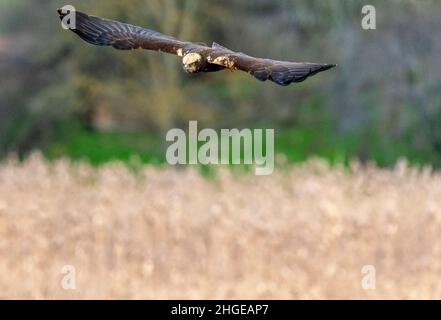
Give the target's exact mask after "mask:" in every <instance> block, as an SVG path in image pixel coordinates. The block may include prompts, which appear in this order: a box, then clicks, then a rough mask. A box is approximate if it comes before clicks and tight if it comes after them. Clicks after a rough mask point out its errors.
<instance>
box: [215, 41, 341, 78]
mask: <svg viewBox="0 0 441 320" xmlns="http://www.w3.org/2000/svg"><path fill="white" fill-rule="evenodd" d="M213 49H215V50H217V52H216V53H215V54H213V55H211V57H209V60H208V61H209V62H210V63H212V64H217V65H221V66H224V67H226V68H229V69H232V70H242V71H245V72H248V73H249V74H251V75H253V76H254V77H255V78H256V79H258V80H260V81H266V80H270V81H273V82H275V83H277V84H279V85H281V86H288V85H290V84H291V83H294V82H302V81H305V80H306V79H307V78H309V77H311V76H313V75H315V74H317V73H319V72H323V71H326V70H329V69H331V68H334V67H335V66H336V65H335V64H319V63H297V62H287V61H277V60H271V59H261V58H254V57H251V56H248V55H246V54H243V53H240V52H234V51H231V50H229V49H227V48H224V47H222V46H221V45H219V44H217V43H214V44H213Z"/></svg>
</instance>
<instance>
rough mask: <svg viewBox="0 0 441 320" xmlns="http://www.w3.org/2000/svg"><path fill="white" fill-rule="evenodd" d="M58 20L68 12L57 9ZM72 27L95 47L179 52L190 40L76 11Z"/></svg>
mask: <svg viewBox="0 0 441 320" xmlns="http://www.w3.org/2000/svg"><path fill="white" fill-rule="evenodd" d="M58 13H59V15H60V19H61V20H63V18H64V17H65V16H66V15H68V14H69V13H70V12H68V11H63V10H62V9H59V10H58ZM75 15H76V19H75V26H74V27H75V28H74V29H71V30H72V31H73V32H75V33H76V34H77V35H78V36H79V37H80V38H81V39H83V40H84V41H87V42H89V43H91V44H94V45H98V46H112V47H114V48H116V49H120V50H132V49H138V48H143V49H147V50H154V51H162V52H166V53H171V54H177V55H179V53H180V51H179V50H182V49H183V48H184V47H188V45H189V43H187V42H182V41H179V40H177V39H176V38H173V37H171V36H167V35H164V34H162V33H160V32H156V31H153V30H149V29H145V28H141V27H138V26H134V25H131V24H127V23H122V22H118V21H113V20H108V19H102V18H98V17H94V16H89V15H87V14H85V13H82V12H79V11H76V12H75Z"/></svg>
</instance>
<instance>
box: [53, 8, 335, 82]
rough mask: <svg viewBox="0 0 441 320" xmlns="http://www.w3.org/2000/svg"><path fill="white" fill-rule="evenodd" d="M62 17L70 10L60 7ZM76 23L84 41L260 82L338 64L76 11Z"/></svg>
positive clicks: (299, 77) (300, 77)
mask: <svg viewBox="0 0 441 320" xmlns="http://www.w3.org/2000/svg"><path fill="white" fill-rule="evenodd" d="M58 13H59V15H60V19H63V18H64V17H65V16H66V15H67V14H69V12H68V11H67V12H66V11H63V10H62V9H59V10H58ZM75 14H76V21H75V22H76V25H75V29H72V31H73V32H75V33H76V34H77V35H78V36H80V37H81V38H82V39H83V40H85V41H87V42H89V43H91V44H94V45H98V46H112V47H114V48H116V49H120V50H132V49H138V48H143V49H147V50H154V51H161V52H166V53H170V54H175V55H178V56H180V57H182V62H183V66H184V70H185V71H186V72H187V73H199V72H213V71H220V70H223V69H230V70H242V71H245V72H248V73H250V74H251V75H253V76H254V77H255V78H256V79H258V80H260V81H266V80H271V81H273V82H275V83H277V84H279V85H282V86H287V85H289V84H291V83H294V82H302V81H304V80H306V79H307V78H308V77H310V76H313V75H315V74H317V73H319V72H322V71H326V70H329V69H331V68H333V67H335V65H333V64H319V63H295V62H285V61H276V60H270V59H261V58H254V57H251V56H248V55H246V54H243V53H240V52H234V51H231V50H229V49H227V48H224V47H222V46H221V45H218V44H217V43H213V45H212V46H211V47H208V46H205V45H201V44H196V43H192V42H184V41H180V40H178V39H176V38H173V37H171V36H167V35H164V34H162V33H159V32H156V31H153V30H149V29H144V28H141V27H137V26H133V25H130V24H127V23H122V22H118V21H112V20H107V19H102V18H98V17H94V16H89V15H87V14H85V13H82V12H78V11H77V12H75Z"/></svg>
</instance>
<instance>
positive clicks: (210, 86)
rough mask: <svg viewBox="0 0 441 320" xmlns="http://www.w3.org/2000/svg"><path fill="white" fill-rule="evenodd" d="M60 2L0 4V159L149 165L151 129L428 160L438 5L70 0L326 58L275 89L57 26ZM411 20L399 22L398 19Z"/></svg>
mask: <svg viewBox="0 0 441 320" xmlns="http://www.w3.org/2000/svg"><path fill="white" fill-rule="evenodd" d="M65 4H66V3H65V2H64V1H60V0H41V1H39V2H38V4H36V3H35V2H33V1H30V0H14V1H11V0H0V72H1V74H2V77H1V78H0V158H3V157H6V156H7V155H8V154H10V153H16V154H18V155H19V156H20V157H26V155H28V154H29V153H30V152H32V151H34V150H43V151H44V153H45V154H46V155H47V157H48V158H50V159H55V158H59V157H66V156H67V157H70V158H72V159H74V160H76V159H86V160H88V161H90V162H91V163H92V164H94V165H99V164H102V163H105V162H107V161H112V160H121V161H124V162H126V163H129V164H130V163H132V162H140V163H149V164H158V165H160V164H162V163H164V158H165V148H166V144H165V138H164V137H165V133H166V132H167V131H168V130H169V129H171V128H175V127H180V128H186V127H187V126H188V121H190V120H197V121H198V122H199V123H200V124H201V126H204V127H210V128H217V129H220V128H230V129H231V128H244V127H251V128H259V127H260V128H262V127H264V128H275V129H276V152H277V153H278V154H279V155H280V158H282V159H285V160H286V161H287V162H288V163H298V162H302V161H305V160H306V159H308V158H310V157H317V156H318V157H321V158H324V159H327V160H328V161H329V162H330V163H333V164H337V163H345V164H347V163H349V162H350V161H351V160H352V159H358V160H360V161H361V162H368V161H374V162H376V163H377V164H378V165H380V166H386V167H387V166H393V165H394V164H395V163H396V161H397V160H398V159H400V158H407V159H408V160H409V161H410V162H411V163H415V164H429V165H432V166H434V167H437V168H439V167H441V72H440V71H441V59H439V57H440V56H441V42H440V41H439V38H438V37H437V35H436V33H434V32H433V30H441V19H440V18H439V17H440V16H441V2H439V1H435V0H421V1H411V0H402V1H400V0H391V1H383V0H372V1H370V2H369V4H372V5H375V6H376V8H377V15H378V17H377V30H376V31H364V30H362V29H361V27H360V22H361V8H362V6H363V5H364V4H365V3H364V1H362V0H350V1H346V0H336V1H326V0H296V1H291V0H278V1H274V0H253V1H251V0H250V1H245V0H212V1H205V0H130V1H125V2H121V1H117V0H106V1H104V0H97V1H93V2H92V1H88V2H84V1H79V0H72V1H70V4H72V5H74V6H76V8H77V9H78V10H82V11H85V12H88V13H90V14H93V15H98V16H103V17H107V18H112V19H117V20H122V21H128V22H131V23H133V24H137V25H142V26H146V27H149V28H151V29H155V30H158V31H161V32H163V33H166V34H171V35H174V36H176V37H178V38H181V39H183V40H189V41H196V42H205V43H207V44H211V42H212V41H216V42H218V43H221V44H222V45H224V46H226V47H228V48H231V49H234V50H237V51H243V52H246V53H249V54H251V55H255V56H262V57H271V58H277V59H283V60H294V61H314V62H327V63H338V64H339V67H338V68H337V69H334V70H332V71H331V72H327V73H324V74H321V75H320V76H318V77H314V78H312V79H310V80H308V81H307V82H305V83H302V84H299V85H294V86H291V87H288V88H281V87H277V86H275V85H274V84H272V83H261V82H258V81H256V80H255V79H253V78H252V77H250V76H249V75H247V74H242V73H234V74H230V73H228V72H221V73H217V74H206V75H200V76H195V77H189V76H187V75H186V74H185V73H183V71H182V67H181V64H180V61H179V59H177V58H176V57H173V56H169V55H164V54H158V53H153V52H145V51H141V50H139V51H133V52H121V51H117V50H113V49H112V48H99V47H93V46H90V45H88V44H86V43H84V42H82V41H81V40H80V39H79V38H78V37H76V36H75V35H73V34H72V33H70V32H66V31H64V30H62V29H61V27H60V22H59V20H58V17H57V14H56V11H55V9H56V8H58V7H60V6H62V5H65ZM409 21H412V23H409Z"/></svg>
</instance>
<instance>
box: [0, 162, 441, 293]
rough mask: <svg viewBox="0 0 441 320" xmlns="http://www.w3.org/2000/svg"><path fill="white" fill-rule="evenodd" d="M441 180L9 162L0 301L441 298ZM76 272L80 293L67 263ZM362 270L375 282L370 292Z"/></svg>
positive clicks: (405, 171)
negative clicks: (210, 176)
mask: <svg viewBox="0 0 441 320" xmlns="http://www.w3.org/2000/svg"><path fill="white" fill-rule="evenodd" d="M440 240H441V176H440V175H439V174H433V173H432V172H431V171H430V170H416V169H412V168H408V167H407V166H405V165H403V164H401V165H399V166H398V167H397V168H396V169H395V170H390V171H387V170H380V169H376V168H373V167H370V168H356V167H354V168H353V169H352V170H343V169H329V168H327V167H326V165H324V164H322V163H319V162H311V163H309V164H307V165H304V166H300V167H295V168H291V169H283V170H278V171H277V173H275V174H274V175H272V176H270V177H254V176H252V175H243V176H240V177H237V176H236V177H235V176H233V175H231V174H230V173H228V172H226V171H222V172H220V173H219V176H218V177H217V179H215V180H214V181H209V180H207V179H205V178H203V177H201V176H199V175H198V174H197V173H196V171H194V170H182V171H178V170H172V169H168V170H159V169H151V168H148V169H146V170H145V171H144V172H142V173H140V174H138V175H136V176H135V175H133V174H132V173H129V172H128V171H127V170H126V169H125V168H124V167H123V166H120V165H116V164H115V165H108V166H106V167H104V168H102V169H99V170H96V169H92V168H90V167H88V166H87V165H84V164H77V165H70V164H69V163H68V162H64V161H59V162H56V163H53V164H47V163H46V162H45V161H44V160H42V158H41V157H39V156H33V157H32V158H31V159H30V160H28V161H27V162H25V163H23V164H19V163H16V162H14V161H7V162H4V163H3V164H2V165H1V166H0V298H61V299H69V298H84V299H85V298H116V299H120V298H137V299H138V298H146V299H160V298H162V299H168V298H188V299H192V298H200V299H213V298H216V299H217V298H219V299H223V298H227V299H237V298H258V299H259V298H270V299H272V298H280V299H285V298H286V299H291V298H292V299H306V298H312V299H316V298H325V299H327V298H331V299H338V298H343V299H348V298H362V299H365V298H366V299H376V298H441V241H440ZM64 265H73V266H74V267H75V269H76V290H71V291H66V290H64V289H63V288H62V287H61V284H60V282H61V279H62V276H63V275H62V274H61V268H62V267H63V266H64ZM364 265H373V266H375V268H376V270H377V289H376V290H371V291H366V290H363V289H362V288H361V280H362V277H363V275H362V273H361V269H362V267H363V266H364Z"/></svg>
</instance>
